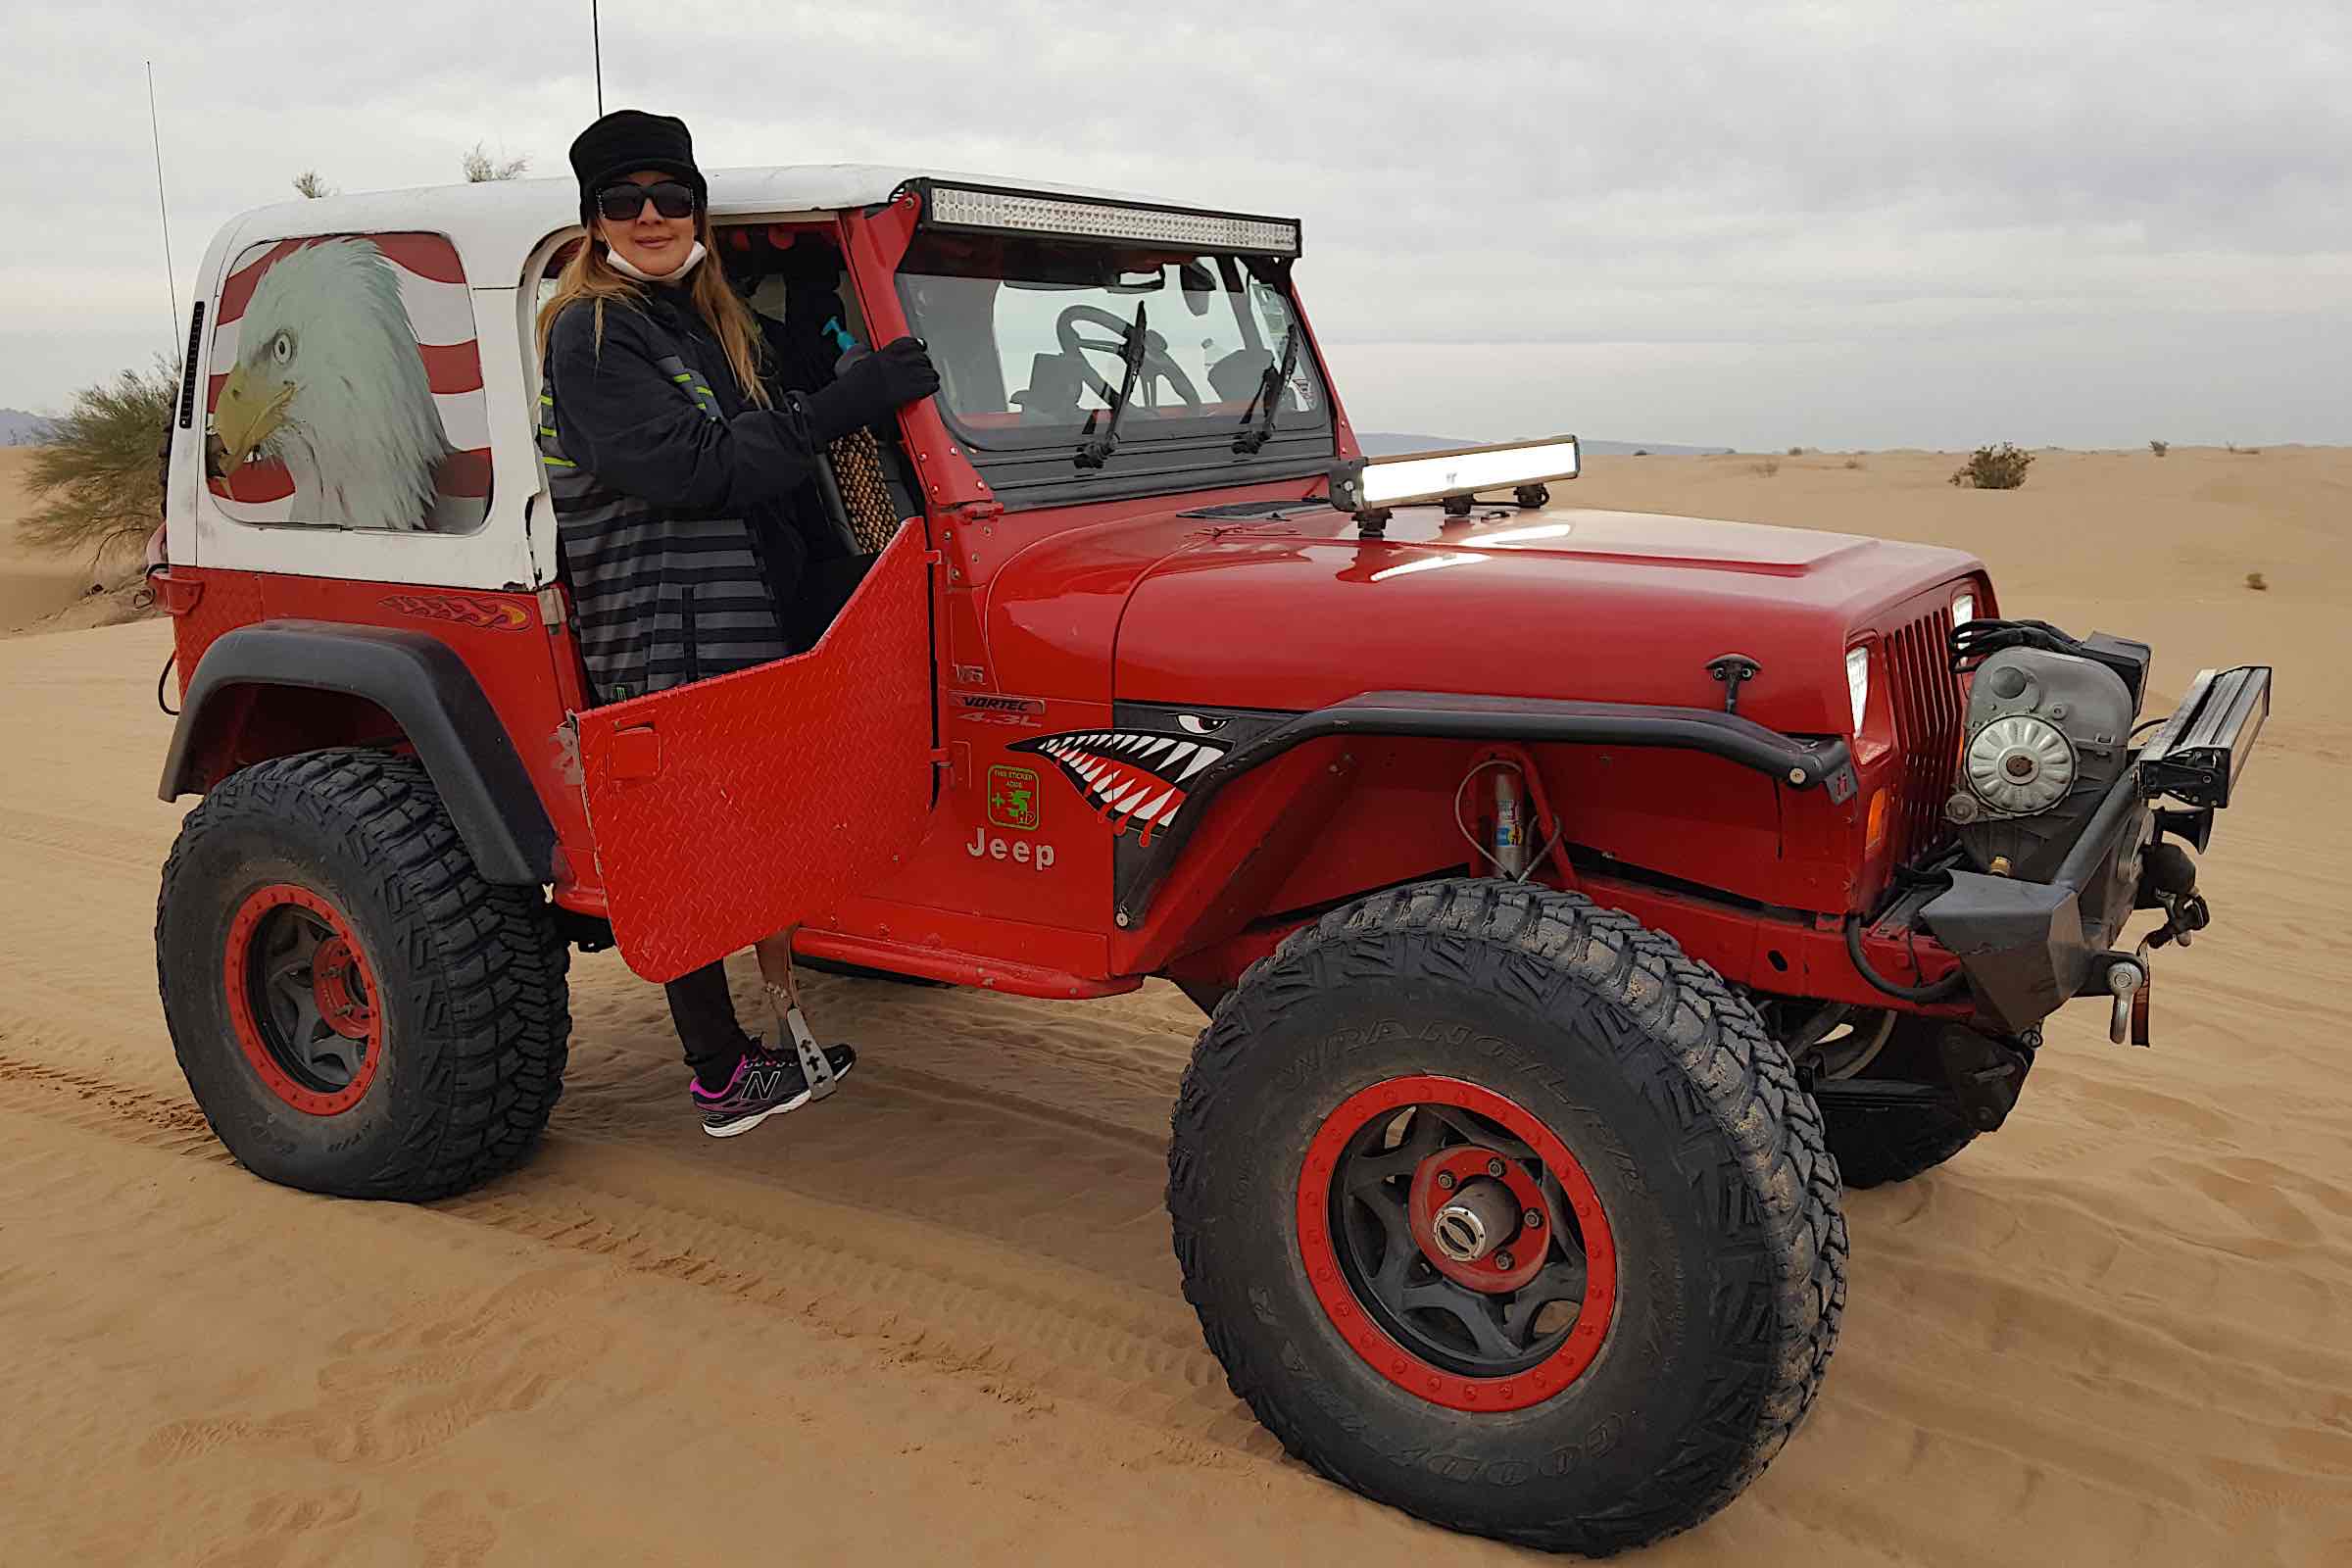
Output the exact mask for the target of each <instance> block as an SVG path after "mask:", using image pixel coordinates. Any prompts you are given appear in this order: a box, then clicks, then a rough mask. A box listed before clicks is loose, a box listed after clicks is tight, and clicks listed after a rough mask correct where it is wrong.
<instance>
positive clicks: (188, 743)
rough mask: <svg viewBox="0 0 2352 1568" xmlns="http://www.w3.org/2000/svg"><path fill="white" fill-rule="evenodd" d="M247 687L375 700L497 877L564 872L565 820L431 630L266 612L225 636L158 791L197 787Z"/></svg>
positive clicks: (481, 862)
mask: <svg viewBox="0 0 2352 1568" xmlns="http://www.w3.org/2000/svg"><path fill="white" fill-rule="evenodd" d="M240 686H259V687H270V686H276V687H292V688H296V689H299V690H304V691H315V692H338V693H342V694H344V695H346V696H351V697H360V698H365V699H367V700H368V702H371V703H373V704H375V705H376V707H378V708H380V709H382V710H383V711H385V712H387V713H389V714H391V715H392V718H393V719H394V721H395V722H397V723H398V724H399V725H400V728H401V732H402V733H403V734H404V735H406V736H407V737H408V740H409V743H410V744H411V745H412V746H414V747H416V749H417V760H418V761H420V762H422V763H423V764H424V769H425V771H426V772H427V773H428V774H430V775H431V777H432V781H433V787H434V788H435V789H436V790H438V791H439V792H440V794H441V800H442V803H443V804H444V805H445V806H447V807H448V808H449V814H450V817H451V819H452V820H453V821H454V822H455V823H456V824H457V829H458V836H459V837H460V838H461V839H463V840H464V841H465V844H466V851H467V853H468V854H470V855H471V856H472V857H473V861H474V864H475V866H476V867H477V868H478V869H479V870H480V872H481V874H482V877H483V879H484V880H485V881H488V882H492V883H500V884H507V885H530V886H537V885H543V884H545V883H548V882H552V881H553V880H555V851H556V829H555V824H554V823H553V822H551V821H549V820H548V815H547V808H546V807H545V806H543V805H542V804H541V803H540V800H539V792H538V791H537V790H536V789H534V788H533V787H532V784H531V776H530V773H529V771H528V770H527V769H526V768H525V767H524V766H523V763H522V757H521V755H520V754H519V753H518V752H516V751H515V743H514V741H513V739H512V738H510V737H509V736H508V734H507V729H506V725H505V724H504V723H503V722H501V721H500V719H499V716H498V712H497V711H496V710H495V709H493V708H492V707H491V706H490V699H489V698H488V697H486V696H484V695H483V693H482V688H481V683H480V682H478V681H476V680H475V679H474V678H473V672H472V671H471V670H469V669H467V668H466V662H465V661H464V660H462V659H460V658H459V657H458V656H457V654H456V653H455V652H453V651H452V650H451V649H450V647H449V646H448V645H447V644H446V643H443V642H440V641H438V640H437V639H435V638H433V637H430V636H427V635H426V634H424V633H423V632H416V631H400V630H395V629H392V628H390V627H378V626H351V625H344V624H340V623H337V622H333V621H321V620H266V621H260V622H257V623H255V624H253V625H250V626H239V627H237V628H236V629H235V630H234V631H229V632H224V633H222V634H221V636H220V637H219V638H217V639H216V640H215V641H214V642H213V645H212V646H211V647H210V648H208V649H206V650H205V654H204V658H203V659H202V660H200V661H199V662H197V665H196V672H195V674H194V676H193V677H192V678H191V679H190V680H189V682H188V690H187V697H186V700H185V701H184V702H183V703H182V704H181V705H180V713H179V722H178V724H177V725H176V726H175V727H174V728H173V730H172V749H171V751H170V752H169V753H168V754H166V756H165V758H164V777H163V782H162V784H161V786H160V787H159V788H158V789H157V791H156V793H157V795H158V796H159V797H161V798H162V799H163V800H165V801H175V800H177V799H179V797H180V796H182V795H186V794H189V793H191V792H192V791H195V790H196V789H197V788H198V785H197V784H196V782H195V781H194V779H193V778H192V776H191V775H192V773H193V771H194V769H195V766H196V763H197V759H196V757H195V755H194V752H195V747H196V742H197V738H198V737H199V736H200V735H202V734H203V733H204V723H205V714H206V711H207V710H208V709H210V708H211V707H212V706H213V703H214V701H215V699H217V698H219V697H220V696H221V694H223V693H225V692H228V691H230V690H232V689H234V688H236V687H240Z"/></svg>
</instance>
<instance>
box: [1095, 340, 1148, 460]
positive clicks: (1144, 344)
mask: <svg viewBox="0 0 2352 1568" xmlns="http://www.w3.org/2000/svg"><path fill="white" fill-rule="evenodd" d="M1144 304H1145V302H1144V301H1142V300H1137V301H1136V302H1135V319H1134V320H1133V321H1131V322H1129V323H1128V325H1127V330H1126V331H1124V332H1122V333H1121V334H1119V359H1120V360H1121V361H1122V362H1123V363H1124V364H1125V365H1126V367H1127V373H1126V375H1125V376H1123V377H1122V378H1121V379H1120V381H1119V395H1118V396H1117V397H1115V398H1112V399H1111V400H1110V419H1109V422H1107V423H1106V424H1104V425H1103V433H1102V434H1101V435H1099V436H1096V437H1094V438H1093V439H1092V440H1090V441H1088V442H1087V443H1086V444H1085V445H1084V446H1082V447H1080V448H1079V449H1078V466H1080V467H1081V468H1100V467H1101V466H1103V465H1104V464H1105V463H1108V462H1109V461H1110V455H1111V453H1112V452H1113V451H1115V450H1117V448H1118V444H1119V417H1120V416H1122V415H1124V414H1125V413H1126V412H1127V400H1128V399H1129V398H1131V397H1133V396H1134V395H1135V378H1136V376H1137V374H1138V373H1139V372H1141V371H1142V369H1143V368H1144V355H1145V353H1146V352H1147V350H1148V349H1149V348H1150V344H1149V342H1148V341H1147V340H1146V339H1145V337H1144ZM1113 319H1116V318H1113ZM1087 422H1088V423H1089V424H1092V423H1093V422H1094V420H1093V418H1092V417H1091V416H1090V417H1089V418H1088V420H1087Z"/></svg>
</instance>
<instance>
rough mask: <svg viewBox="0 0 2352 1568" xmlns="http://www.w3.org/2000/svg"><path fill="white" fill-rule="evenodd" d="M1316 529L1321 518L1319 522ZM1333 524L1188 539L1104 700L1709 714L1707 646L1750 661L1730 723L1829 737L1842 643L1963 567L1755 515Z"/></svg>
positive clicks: (1921, 550)
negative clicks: (1587, 705)
mask: <svg viewBox="0 0 2352 1568" xmlns="http://www.w3.org/2000/svg"><path fill="white" fill-rule="evenodd" d="M1325 519H1328V520H1325ZM1443 520H1444V519H1443V518H1442V517H1440V515H1438V514H1437V512H1436V511H1435V509H1430V508H1418V509H1413V510H1411V511H1407V512H1400V513H1398V514H1397V516H1396V517H1395V518H1394V519H1393V520H1392V521H1391V522H1390V524H1389V532H1388V537H1387V539H1385V540H1382V541H1359V540H1358V539H1357V538H1356V536H1355V527H1354V523H1353V521H1352V519H1350V518H1348V517H1346V516H1344V515H1340V514H1338V513H1336V512H1310V513H1305V514H1301V515H1292V516H1290V517H1287V518H1285V519H1283V520H1281V521H1279V522H1251V523H1243V524H1239V525H1231V526H1227V527H1223V528H1211V527H1210V525H1205V524H1196V526H1200V527H1201V528H1202V529H1203V531H1202V532H1201V533H1200V534H1197V535H1195V536H1194V537H1192V538H1190V539H1189V540H1187V541H1186V542H1185V544H1184V547H1183V548H1181V549H1178V550H1176V551H1175V553H1174V554H1171V555H1168V556H1166V557H1165V558H1164V559H1162V560H1160V561H1159V562H1158V563H1157V564H1154V565H1152V566H1151V567H1150V568H1149V569H1148V570H1146V571H1145V572H1144V573H1143V574H1142V576H1141V577H1140V578H1139V579H1138V580H1136V582H1135V585H1134V587H1133V589H1132V591H1131V592H1130V594H1129V595H1128V599H1127V605H1126V608H1125V612H1124V613H1123V614H1122V615H1121V617H1120V619H1119V626H1118V633H1117V637H1118V641H1117V654H1116V676H1115V679H1116V692H1117V696H1118V698H1119V699H1120V700H1121V701H1124V702H1151V703H1193V704H1201V705H1204V706H1212V707H1219V708H1262V709H1279V710H1292V711H1296V710H1303V709H1310V708H1317V707H1321V706H1323V705H1325V704H1328V703H1333V702H1337V701H1339V700H1341V699H1343V698H1347V697H1350V696H1353V695H1355V694H1357V693H1359V692H1365V691H1378V690H1418V691H1444V692H1472V693H1485V694H1492V695H1496V696H1508V697H1565V698H1583V699H1588V700H1595V701H1612V702H1627V703H1663V704H1673V705H1681V706H1688V707H1701V708H1711V707H1714V706H1716V705H1717V704H1719V703H1721V702H1722V700H1723V688H1722V687H1721V686H1719V685H1717V684H1716V682H1715V681H1714V679H1713V678H1712V677H1710V676H1709V675H1708V674H1707V672H1706V668H1705V666H1706V663H1707V662H1708V661H1709V660H1711V659H1713V658H1715V657H1716V656H1717V655H1719V654H1726V653H1740V654H1746V655H1748V656H1749V657H1750V658H1753V659H1754V660H1756V661H1757V662H1759V663H1760V664H1761V665H1762V666H1763V669H1762V673H1761V674H1759V675H1758V676H1756V678H1755V679H1754V680H1753V681H1752V682H1750V683H1749V685H1748V686H1747V687H1746V689H1745V690H1744V691H1743V692H1742V694H1741V697H1740V712H1741V713H1742V714H1743V715H1744V716H1747V717H1751V718H1754V719H1756V720H1757V721H1758V722H1760V723H1763V724H1766V725H1769V726H1771V727H1773V728H1776V729H1781V730H1784V731H1787V732H1790V733H1795V734H1829V733H1836V732H1838V731H1840V730H1843V729H1844V728H1845V727H1846V726H1847V715H1846V712H1845V707H1846V693H1845V682H1844V679H1843V678H1842V671H1843V660H1844V652H1845V648H1846V645H1847V638H1848V634H1849V632H1851V631H1853V630H1856V629H1860V628H1863V627H1866V626H1870V625H1873V624H1874V623H1875V621H1876V619H1877V618H1879V617H1881V616H1883V614H1884V613H1885V612H1887V610H1889V609H1891V608H1893V607H1895V606H1897V605H1899V604H1901V603H1902V602H1903V601H1906V600H1909V599H1912V598H1914V597H1916V596H1917V595H1919V594H1921V593H1923V592H1924V591H1926V590H1928V589H1931V588H1935V587H1936V586H1938V585H1940V584H1944V583H1949V582H1952V581H1954V580H1956V579H1958V578H1961V577H1963V576H1966V575H1968V574H1969V573H1971V572H1975V573H1979V574H1982V572H1983V569H1984V568H1983V565H1982V564H1981V563H1979V562H1978V561H1977V560H1976V559H1975V558H1973V557H1971V556H1967V555H1964V554H1962V553H1960V552H1958V551H1953V550H1941V549H1936V548H1933V547H1928V546H1922V545H1908V544H1893V543H1888V542H1887V541H1884V540H1877V539H1863V538H1856V537H1854V536H1852V535H1848V534H1833V533H1812V532H1807V531H1805V530H1801V529H1795V528H1778V527H1770V526H1766V525H1763V524H1758V523H1741V522H1715V521H1709V520H1706V519H1703V518H1698V517H1676V516H1664V515H1652V514H1648V513H1635V512H1582V511H1569V510H1565V509H1563V510H1558V511H1553V512H1548V513H1543V514H1533V513H1530V514H1521V515H1513V516H1511V517H1508V518H1504V519H1500V520H1495V521H1481V522H1480V523H1478V524H1475V525H1469V524H1463V525H1457V526H1454V527H1450V528H1443V529H1441V528H1440V527H1439V526H1438V524H1439V523H1441V522H1442V521H1443Z"/></svg>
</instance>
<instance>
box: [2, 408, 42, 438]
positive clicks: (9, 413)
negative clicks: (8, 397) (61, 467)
mask: <svg viewBox="0 0 2352 1568" xmlns="http://www.w3.org/2000/svg"><path fill="white" fill-rule="evenodd" d="M48 438H49V421H48V420H47V419H44V418H42V417H40V416H39V415H37V414H26V413H25V411H24V410H23V409H0V447H37V446H39V445H40V444H41V443H42V442H43V441H45V440H47V439H48Z"/></svg>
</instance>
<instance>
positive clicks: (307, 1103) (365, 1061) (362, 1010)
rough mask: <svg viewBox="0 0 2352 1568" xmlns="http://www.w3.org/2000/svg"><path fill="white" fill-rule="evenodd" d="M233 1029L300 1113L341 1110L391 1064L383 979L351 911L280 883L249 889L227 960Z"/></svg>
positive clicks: (260, 1070)
mask: <svg viewBox="0 0 2352 1568" xmlns="http://www.w3.org/2000/svg"><path fill="white" fill-rule="evenodd" d="M221 984H222V988H223V992H224V994H225V997H226V1000H227V1003H228V1021H229V1028H230V1030H231V1032H232V1033H234V1034H235V1036H236V1040H237V1046H238V1049H239V1050H240V1051H241V1052H242V1053H243V1054H244V1056H245V1059H246V1061H247V1062H248V1063H249V1064H250V1065H251V1066H252V1068H253V1070H254V1073H255V1075H256V1076H257V1077H259V1078H260V1079H261V1081H262V1083H263V1085H264V1086H265V1087H266V1088H268V1089H269V1090H270V1093H271V1094H273V1095H275V1096H277V1098H278V1099H280V1100H282V1101H284V1102H285V1103H287V1104H289V1105H292V1106H293V1107H294V1108H295V1109H297V1110H301V1111H307V1112H309V1113H310V1114H311V1115H314V1116H333V1115H339V1114H341V1113H342V1112H343V1111H346V1110H349V1109H350V1108H351V1107H352V1106H354V1105H356V1104H358V1103H360V1101H361V1100H362V1099H363V1098H364V1097H365V1096H366V1095H367V1093H368V1086H369V1085H370V1084H372V1083H373V1082H374V1081H375V1075H376V1070H377V1068H378V1067H379V1066H380V1065H381V1064H382V1061H383V1019H382V1016H381V1015H380V1014H379V1013H378V1012H377V1010H376V1006H375V995H376V990H375V977H374V975H373V973H372V972H371V970H370V969H369V966H368V957H367V954H366V953H365V952H364V951H363V950H362V948H361V946H360V943H359V939H358V938H357V937H356V936H355V935H354V934H353V932H352V929H351V926H350V924H349V923H348V922H347V921H346V920H345V919H344V918H343V913H342V911H341V910H340V909H338V908H336V907H335V906H334V905H332V904H331V903H329V902H328V901H327V900H326V899H324V898H323V897H321V896H320V895H319V894H317V893H314V892H312V891H311V890H310V889H309V888H305V887H299V886H296V885H294V884H292V883H282V882H281V883H275V884H272V885H270V886H269V887H263V888H257V889H255V890H254V891H253V892H252V893H251V894H249V895H247V897H246V899H245V901H244V903H243V904H241V905H239V906H238V907H237V911H236V913H235V914H234V915H233V916H231V917H230V920H229V926H228V933H227V940H226V942H225V944H224V951H223V953H222V956H221Z"/></svg>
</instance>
